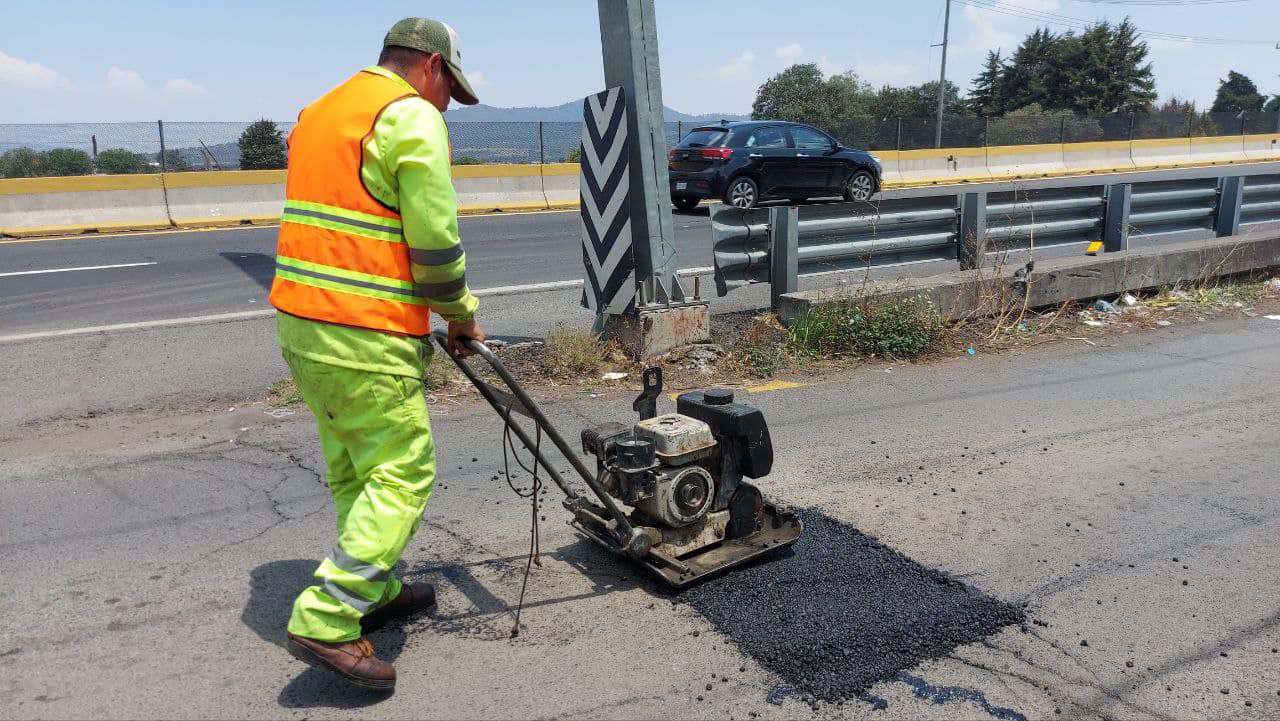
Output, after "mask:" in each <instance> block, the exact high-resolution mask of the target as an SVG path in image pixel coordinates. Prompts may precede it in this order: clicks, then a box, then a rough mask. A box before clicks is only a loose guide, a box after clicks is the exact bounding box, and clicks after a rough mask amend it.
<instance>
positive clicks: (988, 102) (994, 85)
mask: <svg viewBox="0 0 1280 721" xmlns="http://www.w3.org/2000/svg"><path fill="white" fill-rule="evenodd" d="M1007 71H1008V67H1006V66H1005V63H1004V59H1003V58H1001V57H1000V51H999V50H990V51H988V52H987V59H986V61H985V62H984V63H983V64H982V72H981V73H978V77H976V78H974V79H973V91H972V92H970V93H969V108H970V109H971V110H973V112H975V113H977V114H978V115H999V114H1001V113H1003V112H1005V110H1006V108H1005V103H1004V92H1005V89H1004V74H1005V73H1006V72H1007Z"/></svg>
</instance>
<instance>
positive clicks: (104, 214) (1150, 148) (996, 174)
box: [0, 133, 1280, 236]
mask: <svg viewBox="0 0 1280 721" xmlns="http://www.w3.org/2000/svg"><path fill="white" fill-rule="evenodd" d="M874 152H875V154H876V155H877V157H879V158H880V160H881V163H882V166H883V177H882V182H883V185H884V187H886V188H902V187H916V186H927V185H943V184H957V183H970V182H982V181H989V180H1002V179H1017V178H1033V177H1055V176H1066V175H1081V174H1086V173H1115V172H1124V171H1129V170H1150V169H1159V168H1176V167H1187V166H1192V165H1217V164H1234V163H1249V162H1266V161H1280V133H1270V134H1261V135H1245V136H1239V135H1236V136H1224V137H1214V138H1191V139H1188V138H1175V139H1156V140H1135V141H1133V142H1132V143H1129V142H1125V141H1115V142H1092V143H1066V144H1056V143H1055V144H1048V145H1030V146H1025V145H1024V146H994V147H990V148H944V149H929V150H903V151H896V150H883V151H874ZM284 181H285V171H283V170H239V171H213V172H209V171H194V172H182V173H165V174H163V175H158V174H157V175H95V176H83V177H69V178H18V179H0V235H13V236H26V235H52V234H66V233H76V232H86V231H93V230H97V231H107V230H132V229H150V228H164V227H172V226H193V227H199V226H220V225H235V224H243V223H271V222H276V221H277V220H278V219H279V214H280V209H281V207H282V205H283V198H284ZM453 181H454V188H455V189H456V190H457V193H458V201H459V210H460V212H463V213H479V212H490V211H495V210H496V211H512V212H520V211H531V210H547V209H558V208H574V207H577V205H578V165H577V164H576V163H549V164H546V165H534V164H501V165H461V166H455V167H454V168H453Z"/></svg>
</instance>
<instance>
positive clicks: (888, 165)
mask: <svg viewBox="0 0 1280 721" xmlns="http://www.w3.org/2000/svg"><path fill="white" fill-rule="evenodd" d="M901 154H902V153H900V152H899V151H897V150H877V151H875V156H876V157H877V158H879V159H880V182H881V184H883V185H884V186H885V187H889V186H892V185H901V184H902V183H903V180H902V171H901V170H900V169H899V167H898V156H900V155H901Z"/></svg>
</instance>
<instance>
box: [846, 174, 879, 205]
mask: <svg viewBox="0 0 1280 721" xmlns="http://www.w3.org/2000/svg"><path fill="white" fill-rule="evenodd" d="M875 192H876V179H875V176H873V175H872V174H871V173H870V171H866V170H859V171H858V172H856V173H854V174H853V177H852V178H849V182H848V183H845V186H844V199H845V200H871V196H872V195H874V194H875Z"/></svg>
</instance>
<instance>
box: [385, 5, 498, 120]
mask: <svg viewBox="0 0 1280 721" xmlns="http://www.w3.org/2000/svg"><path fill="white" fill-rule="evenodd" d="M388 45H399V46H400V47H402V48H410V49H412V50H420V51H422V52H424V53H440V54H441V55H443V56H444V62H445V65H448V66H449V70H450V71H451V72H452V73H453V99H454V100H457V101H458V102H460V103H462V104H463V105H475V104H476V103H478V102H480V101H479V100H478V99H476V93H475V91H474V90H472V89H471V83H470V82H468V81H467V76H465V75H463V74H462V52H461V51H460V50H459V49H458V33H457V32H455V31H454V29H453V28H451V27H449V26H448V25H447V24H445V23H442V22H440V21H439V20H430V19H427V18H405V19H404V20H401V21H400V22H398V23H396V24H395V25H392V26H391V30H389V31H388V32H387V37H386V38H384V39H383V40H382V47H384V48H385V47H386V46H388Z"/></svg>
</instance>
